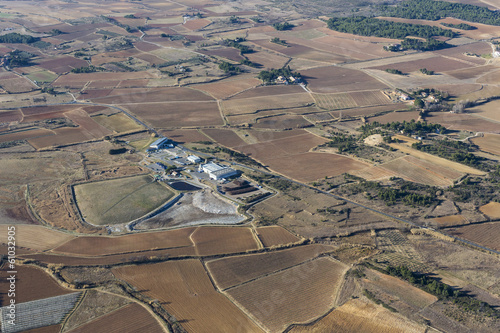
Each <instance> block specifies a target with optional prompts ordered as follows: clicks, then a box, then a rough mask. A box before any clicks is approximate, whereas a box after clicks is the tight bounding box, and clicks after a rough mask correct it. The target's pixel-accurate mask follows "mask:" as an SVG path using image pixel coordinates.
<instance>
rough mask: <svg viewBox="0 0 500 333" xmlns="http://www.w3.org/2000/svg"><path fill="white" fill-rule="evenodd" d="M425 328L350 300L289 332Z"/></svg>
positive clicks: (418, 332)
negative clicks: (314, 320)
mask: <svg viewBox="0 0 500 333" xmlns="http://www.w3.org/2000/svg"><path fill="white" fill-rule="evenodd" d="M426 331H427V329H426V327H425V326H423V325H419V324H417V323H414V322H412V321H410V320H408V319H406V318H404V317H403V316H401V315H398V314H394V313H392V312H390V311H389V310H387V309H385V308H383V307H382V306H380V305H375V304H373V303H369V302H367V301H365V300H362V299H353V300H350V301H349V302H347V303H346V304H344V305H342V306H341V307H339V308H337V309H335V310H333V311H332V312H330V313H329V314H328V315H327V316H326V317H324V318H322V319H321V320H319V321H318V322H315V323H314V324H312V325H308V326H296V327H294V328H293V329H292V330H291V331H290V332H291V333H292V332H293V333H309V332H311V333H312V332H315V333H320V332H343V333H373V332H384V333H425V332H426Z"/></svg>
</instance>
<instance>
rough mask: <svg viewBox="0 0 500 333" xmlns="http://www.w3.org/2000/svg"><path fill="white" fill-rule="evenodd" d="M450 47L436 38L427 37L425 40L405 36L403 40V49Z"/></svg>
mask: <svg viewBox="0 0 500 333" xmlns="http://www.w3.org/2000/svg"><path fill="white" fill-rule="evenodd" d="M447 47H449V45H448V44H446V43H445V42H442V41H439V40H436V39H434V38H427V39H426V40H425V41H423V40H420V39H416V38H405V39H403V40H402V41H401V49H402V50H417V51H435V50H440V49H444V48H447Z"/></svg>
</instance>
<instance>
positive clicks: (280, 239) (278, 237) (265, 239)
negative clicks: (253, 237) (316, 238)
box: [256, 226, 299, 247]
mask: <svg viewBox="0 0 500 333" xmlns="http://www.w3.org/2000/svg"><path fill="white" fill-rule="evenodd" d="M256 231H257V235H258V236H259V239H260V241H261V242H262V244H263V245H264V246H265V247H271V246H273V245H281V244H289V243H295V242H297V241H298V240H299V238H298V237H297V236H295V235H292V234H291V233H290V232H288V231H287V230H286V229H284V228H282V227H278V226H270V227H260V228H257V229H256Z"/></svg>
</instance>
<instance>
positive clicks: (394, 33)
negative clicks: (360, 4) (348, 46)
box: [327, 16, 456, 39]
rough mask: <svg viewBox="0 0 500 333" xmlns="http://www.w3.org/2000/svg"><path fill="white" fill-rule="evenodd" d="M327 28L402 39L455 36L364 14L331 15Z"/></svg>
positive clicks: (441, 30)
mask: <svg viewBox="0 0 500 333" xmlns="http://www.w3.org/2000/svg"><path fill="white" fill-rule="evenodd" d="M327 24H328V28H330V29H332V30H335V31H340V32H346V33H350V34H354V35H361V36H376V37H386V38H394V39H402V38H405V37H407V36H413V37H422V38H430V37H432V36H445V37H450V38H452V37H455V36H456V33H455V32H453V31H452V30H449V29H442V28H440V27H434V26H429V25H422V24H411V23H401V22H392V21H386V20H379V19H376V18H369V17H364V16H353V17H332V18H330V19H329V20H328V21H327Z"/></svg>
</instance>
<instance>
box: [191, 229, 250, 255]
mask: <svg viewBox="0 0 500 333" xmlns="http://www.w3.org/2000/svg"><path fill="white" fill-rule="evenodd" d="M191 239H192V240H193V242H194V243H195V246H196V253H197V254H199V255H205V256H206V255H213V254H222V253H240V252H246V251H248V250H256V249H257V248H258V246H257V242H256V239H255V238H254V235H253V234H252V231H251V230H250V229H249V228H239V227H201V228H198V229H196V231H194V232H193V233H192V235H191Z"/></svg>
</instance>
